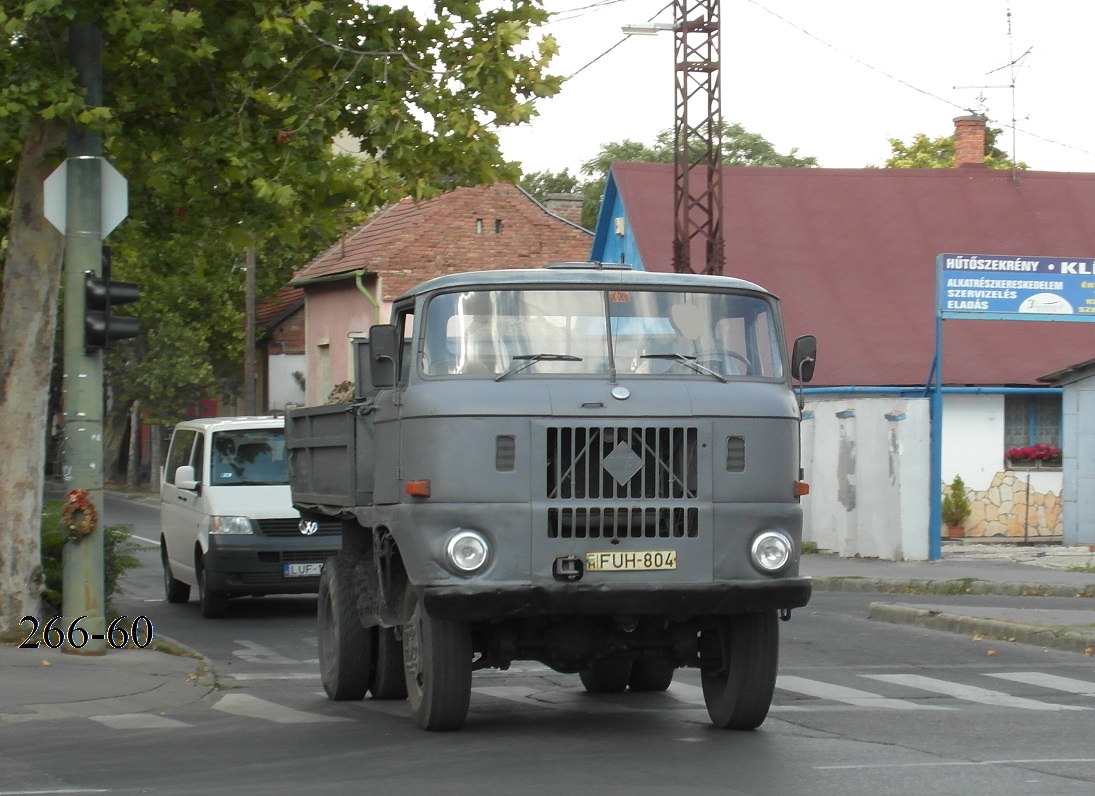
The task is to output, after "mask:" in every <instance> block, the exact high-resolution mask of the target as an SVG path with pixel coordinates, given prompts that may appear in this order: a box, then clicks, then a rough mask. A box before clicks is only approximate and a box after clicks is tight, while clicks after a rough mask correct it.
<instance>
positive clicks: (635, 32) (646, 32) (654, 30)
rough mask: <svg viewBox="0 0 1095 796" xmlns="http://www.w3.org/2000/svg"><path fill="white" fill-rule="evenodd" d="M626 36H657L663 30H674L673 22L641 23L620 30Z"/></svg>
mask: <svg viewBox="0 0 1095 796" xmlns="http://www.w3.org/2000/svg"><path fill="white" fill-rule="evenodd" d="M620 30H621V31H623V34H624V35H625V36H656V35H657V34H659V33H661V32H662V31H663V30H673V23H672V22H641V23H638V24H635V25H624V26H623V27H621V28H620Z"/></svg>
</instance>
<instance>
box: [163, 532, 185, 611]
mask: <svg viewBox="0 0 1095 796" xmlns="http://www.w3.org/2000/svg"><path fill="white" fill-rule="evenodd" d="M160 563H161V564H162V565H163V593H164V598H165V599H166V600H167V601H168V602H169V603H184V602H186V601H187V600H189V599H190V584H189V583H183V582H182V581H181V580H175V576H174V575H172V574H171V564H170V563H168V560H167V545H166V544H164V541H163V540H162V539H161V540H160Z"/></svg>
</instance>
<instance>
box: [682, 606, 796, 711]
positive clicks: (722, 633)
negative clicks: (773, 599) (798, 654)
mask: <svg viewBox="0 0 1095 796" xmlns="http://www.w3.org/2000/svg"><path fill="white" fill-rule="evenodd" d="M717 634H718V644H719V646H720V647H721V649H722V665H721V667H720V668H718V669H704V670H702V671H701V672H700V682H701V683H702V685H703V701H704V702H705V703H706V704H707V714H708V715H709V716H710V717H711V723H712V724H714V725H715V726H717V727H722V728H723V729H728V730H752V729H756V728H757V727H759V726H760V725H761V723H762V722H763V721H764V719H765V717H766V716H767V715H768V708H769V707H771V705H772V694H773V692H774V691H775V687H776V669H777V668H778V665H779V620H778V619H777V617H776V612H775V611H761V612H758V613H752V614H737V615H734V616H725V617H720V618H719V620H718V630H717Z"/></svg>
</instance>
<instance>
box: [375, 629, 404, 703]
mask: <svg viewBox="0 0 1095 796" xmlns="http://www.w3.org/2000/svg"><path fill="white" fill-rule="evenodd" d="M373 632H375V633H376V666H375V668H374V669H373V680H372V682H371V683H370V684H369V693H371V694H372V695H373V699H406V698H407V680H406V678H405V677H404V676H403V642H402V641H400V640H399V639H398V638H396V635H395V628H394V627H377V628H374V629H373Z"/></svg>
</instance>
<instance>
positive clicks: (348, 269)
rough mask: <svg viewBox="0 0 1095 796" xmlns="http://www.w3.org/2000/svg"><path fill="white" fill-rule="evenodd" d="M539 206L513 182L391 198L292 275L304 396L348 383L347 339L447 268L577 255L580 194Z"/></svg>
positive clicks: (536, 263)
mask: <svg viewBox="0 0 1095 796" xmlns="http://www.w3.org/2000/svg"><path fill="white" fill-rule="evenodd" d="M548 204H549V206H544V205H541V204H540V203H539V202H537V201H536V200H535V199H533V198H532V197H531V196H530V195H529V194H528V193H526V192H525V191H523V190H522V189H521V188H519V187H517V186H516V185H511V184H508V183H495V184H493V185H483V186H477V187H472V188H456V189H455V190H452V191H449V192H447V193H444V194H441V195H440V196H436V197H434V198H431V199H427V200H425V201H421V202H414V201H412V200H410V199H404V200H403V201H401V202H398V203H397V204H393V205H390V206H388V207H386V208H384V209H382V210H380V211H379V212H377V213H376V214H375V215H373V217H372V218H370V219H369V220H368V221H366V222H365V223H364V224H362V225H360V226H359V227H357V228H356V229H353V230H351V231H350V232H349V233H347V234H346V235H344V236H342V238H340V239H339V240H338V241H336V242H335V243H334V245H332V246H331V247H329V248H328V249H327V250H326V251H324V252H322V253H320V254H319V255H318V256H316V257H315V258H314V259H312V260H311V261H310V262H309V263H307V264H306V265H305V266H304V267H303V268H301V269H300V270H299V271H298V272H297V273H296V274H295V275H294V277H293V279H292V281H291V282H290V285H291V286H292V287H295V288H299V289H301V290H303V292H304V297H305V301H304V313H305V331H304V338H305V339H304V352H305V356H306V359H307V371H306V387H305V392H306V402H307V403H308V404H317V403H324V401H325V400H326V399H327V396H328V395H329V394H330V392H331V390H332V388H334V387H335V386H336V385H339V384H342V383H343V382H347V381H352V380H353V378H354V374H353V356H352V344H353V343H352V341H353V340H354V338H361V337H364V336H366V335H367V334H368V331H369V327H370V326H371V325H372V324H374V323H382V322H384V321H386V320H387V318H388V309H389V307H390V305H391V302H392V300H393V299H395V298H397V297H398V296H400V295H401V294H402V293H404V292H405V291H406V290H408V289H409V288H411V287H413V286H415V285H417V284H418V283H420V282H424V281H426V280H427V279H432V278H434V277H437V276H443V275H445V274H450V273H459V272H462V271H474V270H493V269H499V268H539V267H541V266H543V265H545V264H547V263H550V262H568V261H575V260H578V261H584V260H586V259H588V257H589V247H590V242H591V240H592V234H591V233H590V232H589V230H586V229H584V228H583V227H582V226H581V225H580V224H579V223H578V220H579V218H580V214H581V200H580V198H578V199H574V200H570V199H562V198H560V199H558V200H555V201H554V202H553V201H549V203H548Z"/></svg>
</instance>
